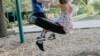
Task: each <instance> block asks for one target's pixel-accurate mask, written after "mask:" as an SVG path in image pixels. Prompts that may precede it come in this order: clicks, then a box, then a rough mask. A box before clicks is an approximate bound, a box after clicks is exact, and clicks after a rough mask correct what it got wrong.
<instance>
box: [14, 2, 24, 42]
mask: <svg viewBox="0 0 100 56" xmlns="http://www.w3.org/2000/svg"><path fill="white" fill-rule="evenodd" d="M19 1H20V0H15V2H16V10H17V18H18V27H19V33H20V42H21V43H23V42H24V33H23V28H22V17H21V11H20V2H19Z"/></svg>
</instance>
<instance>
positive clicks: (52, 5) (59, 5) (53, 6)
mask: <svg viewBox="0 0 100 56" xmlns="http://www.w3.org/2000/svg"><path fill="white" fill-rule="evenodd" d="M50 7H51V8H58V7H61V4H51V5H50Z"/></svg>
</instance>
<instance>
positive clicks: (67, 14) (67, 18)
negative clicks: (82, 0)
mask: <svg viewBox="0 0 100 56" xmlns="http://www.w3.org/2000/svg"><path fill="white" fill-rule="evenodd" d="M72 1H73V0H59V2H60V4H51V5H50V4H49V5H50V7H51V8H61V14H60V15H59V16H60V17H59V18H58V19H56V20H54V21H53V22H55V23H57V24H59V25H61V26H62V27H63V30H64V31H65V32H66V33H70V32H72V30H73V24H72V12H73V8H72V4H71V3H72ZM45 34H46V33H45V32H43V35H42V36H45ZM41 38H42V37H41ZM36 44H37V45H38V46H39V47H40V49H42V50H44V48H43V41H41V40H40V38H39V40H38V41H37V42H36Z"/></svg>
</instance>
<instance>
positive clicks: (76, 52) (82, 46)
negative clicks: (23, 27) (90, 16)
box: [0, 28, 100, 56]
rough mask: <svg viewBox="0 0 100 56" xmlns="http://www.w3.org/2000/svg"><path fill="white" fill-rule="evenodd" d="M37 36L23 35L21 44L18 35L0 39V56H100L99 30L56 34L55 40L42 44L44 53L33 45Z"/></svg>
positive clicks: (36, 34)
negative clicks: (23, 40) (23, 39)
mask: <svg viewBox="0 0 100 56" xmlns="http://www.w3.org/2000/svg"><path fill="white" fill-rule="evenodd" d="M49 34H50V33H48V34H47V37H48V36H49ZM39 35H40V33H29V34H25V35H24V36H25V42H24V43H23V44H21V43H20V38H19V35H18V34H16V35H10V36H9V38H7V37H4V38H0V56H100V28H90V29H75V31H74V32H73V34H66V35H60V34H56V38H57V39H56V40H52V41H50V40H47V41H45V42H44V47H45V51H44V52H42V51H40V50H39V49H38V47H37V46H36V44H35V42H36V37H38V36H39Z"/></svg>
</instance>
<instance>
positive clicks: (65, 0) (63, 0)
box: [59, 0, 71, 4]
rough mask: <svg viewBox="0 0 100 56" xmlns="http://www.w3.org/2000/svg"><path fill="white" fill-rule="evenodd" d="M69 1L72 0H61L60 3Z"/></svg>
mask: <svg viewBox="0 0 100 56" xmlns="http://www.w3.org/2000/svg"><path fill="white" fill-rule="evenodd" d="M69 1H71V0H59V2H60V4H65V3H67V2H69Z"/></svg>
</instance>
